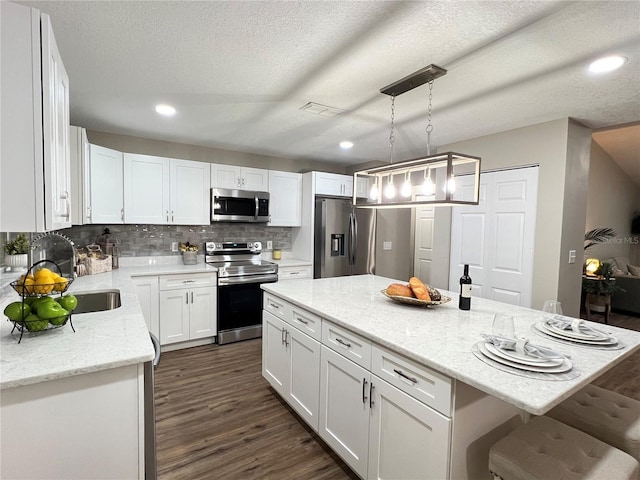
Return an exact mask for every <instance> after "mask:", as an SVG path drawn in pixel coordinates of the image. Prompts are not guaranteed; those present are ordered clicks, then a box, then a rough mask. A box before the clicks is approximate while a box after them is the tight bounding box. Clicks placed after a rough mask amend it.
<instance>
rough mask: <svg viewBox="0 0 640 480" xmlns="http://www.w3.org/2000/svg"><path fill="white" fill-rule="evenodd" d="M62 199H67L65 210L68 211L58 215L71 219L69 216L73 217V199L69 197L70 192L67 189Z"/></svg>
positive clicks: (61, 196)
mask: <svg viewBox="0 0 640 480" xmlns="http://www.w3.org/2000/svg"><path fill="white" fill-rule="evenodd" d="M60 200H65V202H64V203H65V211H66V213H63V214H62V215H58V216H59V217H60V218H64V219H66V220H69V218H70V217H71V200H70V199H69V192H67V191H66V190H65V192H64V193H63V194H62V195H60Z"/></svg>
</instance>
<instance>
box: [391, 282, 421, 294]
mask: <svg viewBox="0 0 640 480" xmlns="http://www.w3.org/2000/svg"><path fill="white" fill-rule="evenodd" d="M387 294H388V295H398V296H400V297H415V295H414V294H413V291H412V290H411V288H410V287H408V286H406V285H403V284H401V283H392V284H391V285H389V286H388V287H387Z"/></svg>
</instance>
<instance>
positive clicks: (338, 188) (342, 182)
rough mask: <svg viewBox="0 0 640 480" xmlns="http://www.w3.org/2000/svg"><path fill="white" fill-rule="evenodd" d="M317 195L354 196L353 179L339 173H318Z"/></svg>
mask: <svg viewBox="0 0 640 480" xmlns="http://www.w3.org/2000/svg"><path fill="white" fill-rule="evenodd" d="M315 183H316V195H333V196H338V197H350V196H351V195H353V177H350V176H348V175H339V174H337V173H326V172H316V181H315Z"/></svg>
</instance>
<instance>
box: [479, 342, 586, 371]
mask: <svg viewBox="0 0 640 480" xmlns="http://www.w3.org/2000/svg"><path fill="white" fill-rule="evenodd" d="M476 346H477V348H478V350H479V352H480V353H481V354H482V355H483V356H484V357H486V358H488V359H490V360H493V361H494V362H497V363H499V364H501V365H506V366H508V367H512V368H517V369H520V370H525V371H528V372H542V373H563V372H568V371H569V370H571V368H572V366H573V365H572V364H571V362H570V361H569V359H567V358H565V357H562V356H560V355H559V356H558V357H559V358H546V357H545V358H543V357H538V356H534V355H529V354H526V353H524V352H523V353H520V352H517V351H516V350H507V349H503V348H500V347H497V346H495V345H494V344H492V343H489V342H478V343H477V344H476Z"/></svg>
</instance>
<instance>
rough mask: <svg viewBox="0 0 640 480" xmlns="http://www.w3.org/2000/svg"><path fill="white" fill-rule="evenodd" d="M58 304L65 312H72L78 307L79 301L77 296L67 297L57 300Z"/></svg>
mask: <svg viewBox="0 0 640 480" xmlns="http://www.w3.org/2000/svg"><path fill="white" fill-rule="evenodd" d="M56 302H58V303H59V304H60V306H61V307H62V308H64V309H65V310H69V311H72V310H74V309H75V308H76V307H77V306H78V299H77V298H76V297H75V295H65V296H64V297H60V298H56Z"/></svg>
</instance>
